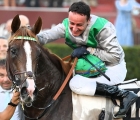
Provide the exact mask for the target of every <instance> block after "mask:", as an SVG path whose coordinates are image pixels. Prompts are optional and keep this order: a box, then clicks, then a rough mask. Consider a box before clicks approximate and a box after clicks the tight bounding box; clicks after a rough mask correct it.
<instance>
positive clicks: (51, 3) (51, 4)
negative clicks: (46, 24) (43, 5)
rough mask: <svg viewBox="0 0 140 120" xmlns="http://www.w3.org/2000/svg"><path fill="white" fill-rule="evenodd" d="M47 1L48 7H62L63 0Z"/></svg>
mask: <svg viewBox="0 0 140 120" xmlns="http://www.w3.org/2000/svg"><path fill="white" fill-rule="evenodd" d="M48 3H49V5H48V7H63V0H48ZM55 3H56V5H55Z"/></svg>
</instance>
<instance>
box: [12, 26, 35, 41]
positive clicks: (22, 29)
mask: <svg viewBox="0 0 140 120" xmlns="http://www.w3.org/2000/svg"><path fill="white" fill-rule="evenodd" d="M18 36H24V37H25V36H28V37H33V38H35V39H36V40H37V37H36V35H35V34H34V33H33V32H32V31H31V29H29V28H28V27H26V26H21V27H20V28H19V29H18V30H17V31H16V33H14V34H12V36H11V37H10V38H9V43H11V42H13V41H15V40H16V39H14V38H15V37H18Z"/></svg>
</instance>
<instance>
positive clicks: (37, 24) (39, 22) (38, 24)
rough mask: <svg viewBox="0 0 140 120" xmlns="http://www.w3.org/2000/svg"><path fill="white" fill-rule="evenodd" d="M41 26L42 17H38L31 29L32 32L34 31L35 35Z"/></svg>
mask: <svg viewBox="0 0 140 120" xmlns="http://www.w3.org/2000/svg"><path fill="white" fill-rule="evenodd" d="M41 27H42V19H41V17H38V19H37V21H36V23H35V25H34V27H33V29H32V31H33V33H35V35H36V34H38V33H39V32H40V30H41Z"/></svg>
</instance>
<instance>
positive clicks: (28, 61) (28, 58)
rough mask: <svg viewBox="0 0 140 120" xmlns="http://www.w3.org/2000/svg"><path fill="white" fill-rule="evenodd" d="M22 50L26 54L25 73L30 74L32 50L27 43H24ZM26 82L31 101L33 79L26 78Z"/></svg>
mask: <svg viewBox="0 0 140 120" xmlns="http://www.w3.org/2000/svg"><path fill="white" fill-rule="evenodd" d="M23 47H24V50H25V54H26V71H31V72H32V56H31V53H32V49H31V46H30V44H29V42H28V41H25V42H24V46H23ZM26 82H27V83H28V88H27V91H28V94H29V96H30V97H31V98H32V99H33V92H34V90H35V83H34V80H33V79H30V78H27V80H26Z"/></svg>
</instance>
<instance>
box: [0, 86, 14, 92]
mask: <svg viewBox="0 0 140 120" xmlns="http://www.w3.org/2000/svg"><path fill="white" fill-rule="evenodd" d="M3 92H12V89H10V90H5V89H3V88H2V87H1V86H0V93H3Z"/></svg>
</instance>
